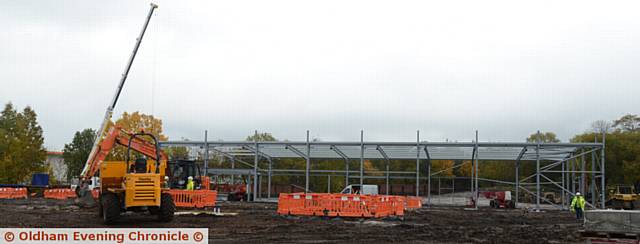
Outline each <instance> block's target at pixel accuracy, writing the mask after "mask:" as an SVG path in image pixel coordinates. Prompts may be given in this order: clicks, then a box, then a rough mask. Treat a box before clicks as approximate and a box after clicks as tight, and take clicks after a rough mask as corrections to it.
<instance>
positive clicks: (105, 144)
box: [80, 125, 167, 179]
mask: <svg viewBox="0 0 640 244" xmlns="http://www.w3.org/2000/svg"><path fill="white" fill-rule="evenodd" d="M144 134H146V133H139V134H132V133H128V132H126V131H123V130H122V128H121V127H120V126H117V125H116V126H114V127H111V129H109V131H108V132H107V135H106V136H105V138H104V140H102V142H100V144H99V145H98V149H97V150H96V151H97V153H95V154H91V155H89V164H88V165H89V169H88V170H87V172H84V173H83V174H82V175H81V176H80V177H81V178H84V179H88V178H91V177H92V176H93V175H95V173H96V172H97V171H98V169H99V168H100V164H102V162H104V160H105V158H106V157H107V155H108V154H109V152H110V151H111V149H113V147H114V146H115V145H116V144H119V145H122V146H125V147H127V148H130V149H132V150H133V151H136V152H138V153H140V154H142V155H144V156H146V157H147V158H149V159H152V160H155V161H156V162H157V163H158V162H159V161H161V160H166V159H167V156H166V155H165V154H164V153H163V152H162V151H160V150H159V149H158V147H157V142H155V144H153V143H150V142H148V141H145V140H143V139H142V138H140V137H136V136H137V135H144ZM146 135H150V134H146ZM154 140H155V138H154ZM127 154H128V152H127ZM156 169H158V165H156Z"/></svg>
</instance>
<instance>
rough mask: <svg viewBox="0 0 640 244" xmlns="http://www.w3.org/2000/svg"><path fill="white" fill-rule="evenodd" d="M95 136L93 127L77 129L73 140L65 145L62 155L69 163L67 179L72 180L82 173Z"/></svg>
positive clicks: (65, 161)
mask: <svg viewBox="0 0 640 244" xmlns="http://www.w3.org/2000/svg"><path fill="white" fill-rule="evenodd" d="M95 136H96V132H95V131H94V130H93V129H84V130H82V131H76V133H75V135H74V136H73V140H71V142H70V143H69V144H65V145H64V149H63V150H62V157H63V158H64V163H65V164H66V165H67V180H71V179H72V178H74V177H77V176H79V175H80V173H81V171H82V168H84V165H85V163H86V162H87V158H88V157H89V153H91V147H92V146H93V142H94V140H95Z"/></svg>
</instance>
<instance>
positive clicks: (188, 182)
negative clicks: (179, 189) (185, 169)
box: [187, 176, 193, 191]
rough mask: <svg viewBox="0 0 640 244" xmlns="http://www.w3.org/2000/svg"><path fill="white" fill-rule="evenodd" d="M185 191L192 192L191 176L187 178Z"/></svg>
mask: <svg viewBox="0 0 640 244" xmlns="http://www.w3.org/2000/svg"><path fill="white" fill-rule="evenodd" d="M187 190H190V191H193V176H189V178H187Z"/></svg>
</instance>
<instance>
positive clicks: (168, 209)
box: [158, 193, 176, 222]
mask: <svg viewBox="0 0 640 244" xmlns="http://www.w3.org/2000/svg"><path fill="white" fill-rule="evenodd" d="M159 210H160V211H159V213H158V220H160V221H162V222H169V221H171V220H172V219H173V212H175V211H176V205H175V204H174V203H173V198H171V195H169V194H168V193H162V195H161V197H160V209H159Z"/></svg>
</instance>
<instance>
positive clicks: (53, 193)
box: [44, 188, 78, 200]
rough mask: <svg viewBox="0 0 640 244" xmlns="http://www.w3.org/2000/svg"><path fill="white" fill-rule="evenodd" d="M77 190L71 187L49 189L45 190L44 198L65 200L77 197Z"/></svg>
mask: <svg viewBox="0 0 640 244" xmlns="http://www.w3.org/2000/svg"><path fill="white" fill-rule="evenodd" d="M76 197H78V196H77V195H76V192H75V191H74V190H72V189H69V188H58V189H47V190H44V198H49V199H58V200H65V199H69V198H76Z"/></svg>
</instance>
